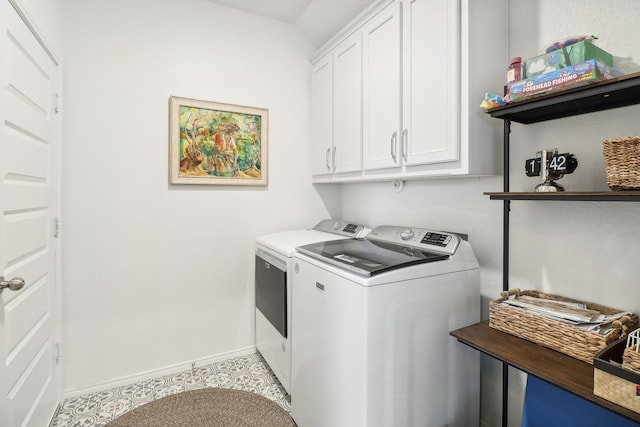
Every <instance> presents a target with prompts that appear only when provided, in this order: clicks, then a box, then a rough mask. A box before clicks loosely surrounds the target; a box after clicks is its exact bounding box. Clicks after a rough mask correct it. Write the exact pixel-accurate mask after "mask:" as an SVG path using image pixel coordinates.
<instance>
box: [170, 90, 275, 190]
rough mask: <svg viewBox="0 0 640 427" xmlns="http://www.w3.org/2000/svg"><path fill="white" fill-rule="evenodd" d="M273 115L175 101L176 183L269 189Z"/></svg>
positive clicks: (172, 116)
mask: <svg viewBox="0 0 640 427" xmlns="http://www.w3.org/2000/svg"><path fill="white" fill-rule="evenodd" d="M267 129H268V110H265V109H261V108H253V107H244V106H239V105H231V104H220V103H216V102H208V101H199V100H195V99H187V98H178V97H175V96H172V97H170V98H169V134H170V135H169V141H170V150H169V156H170V165H169V167H170V174H169V175H170V183H172V184H214V185H267Z"/></svg>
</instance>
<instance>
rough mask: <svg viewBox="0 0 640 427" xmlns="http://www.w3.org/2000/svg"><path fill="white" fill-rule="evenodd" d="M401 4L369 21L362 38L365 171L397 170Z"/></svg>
mask: <svg viewBox="0 0 640 427" xmlns="http://www.w3.org/2000/svg"><path fill="white" fill-rule="evenodd" d="M400 21H401V15H400V3H393V4H391V5H390V6H388V7H386V8H385V9H384V10H382V11H381V12H379V13H378V14H377V15H376V16H374V17H373V19H371V21H370V22H368V23H367V25H366V26H365V27H364V30H363V31H362V36H363V43H362V44H363V62H364V69H363V88H364V93H363V103H364V106H363V107H364V108H363V113H364V115H363V129H364V141H365V143H364V147H363V148H364V168H365V169H366V170H371V169H380V168H389V167H395V166H400V165H401V164H402V163H401V158H402V153H401V146H400V137H401V135H400V132H401V130H400V123H401V122H400V119H401V117H400V106H401V97H400V94H401V92H400V90H401V87H402V86H401V79H400V77H401V75H400V72H401V68H400V65H401V59H402V37H401V26H400Z"/></svg>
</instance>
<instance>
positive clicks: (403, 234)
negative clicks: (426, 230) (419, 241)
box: [400, 228, 413, 240]
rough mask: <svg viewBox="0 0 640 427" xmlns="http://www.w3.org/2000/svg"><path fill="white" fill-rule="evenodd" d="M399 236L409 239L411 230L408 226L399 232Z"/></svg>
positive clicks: (411, 233) (411, 235) (411, 234)
mask: <svg viewBox="0 0 640 427" xmlns="http://www.w3.org/2000/svg"><path fill="white" fill-rule="evenodd" d="M400 237H401V238H402V240H409V239H410V238H412V237H413V230H412V229H410V228H405V229H404V230H402V231H401V232H400Z"/></svg>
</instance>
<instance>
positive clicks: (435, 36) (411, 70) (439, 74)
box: [402, 0, 460, 165]
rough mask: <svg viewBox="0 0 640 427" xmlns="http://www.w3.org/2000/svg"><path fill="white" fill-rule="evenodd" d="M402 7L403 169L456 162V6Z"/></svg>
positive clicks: (419, 0)
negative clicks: (404, 167) (410, 166)
mask: <svg viewBox="0 0 640 427" xmlns="http://www.w3.org/2000/svg"><path fill="white" fill-rule="evenodd" d="M403 6H404V21H403V22H404V34H403V35H404V64H403V120H402V126H403V129H402V132H403V134H402V137H403V138H402V142H403V153H404V163H405V165H420V164H427V163H441V162H452V161H457V160H459V158H460V149H459V148H460V144H459V132H458V129H459V126H460V120H459V113H458V109H459V107H460V103H459V101H458V100H459V99H460V72H459V69H460V60H459V54H458V52H459V51H460V49H459V46H460V37H459V34H460V24H459V20H458V16H459V3H458V2H457V1H451V0H410V1H406V2H405V3H403Z"/></svg>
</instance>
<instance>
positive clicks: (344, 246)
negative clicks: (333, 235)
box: [297, 239, 449, 276]
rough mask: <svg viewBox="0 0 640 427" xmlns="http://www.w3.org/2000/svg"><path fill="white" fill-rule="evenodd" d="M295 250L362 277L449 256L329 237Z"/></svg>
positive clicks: (367, 241) (363, 240) (380, 243)
mask: <svg viewBox="0 0 640 427" xmlns="http://www.w3.org/2000/svg"><path fill="white" fill-rule="evenodd" d="M297 250H298V251H299V252H300V253H303V254H305V255H308V256H310V257H312V258H315V259H318V260H320V261H323V262H326V263H328V264H332V265H335V266H337V267H340V268H343V269H345V270H349V271H352V272H354V273H357V274H360V275H362V276H373V275H375V274H379V273H383V272H385V271H390V270H395V269H398V268H404V267H408V266H410V265H416V264H423V263H427V262H434V261H442V260H446V259H448V258H449V255H445V254H439V253H434V252H427V251H422V250H419V249H414V248H410V247H408V246H398V245H393V244H389V243H384V242H376V241H372V240H367V239H348V240H331V241H328V242H319V243H312V244H310V245H304V246H300V247H298V248H297Z"/></svg>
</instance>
